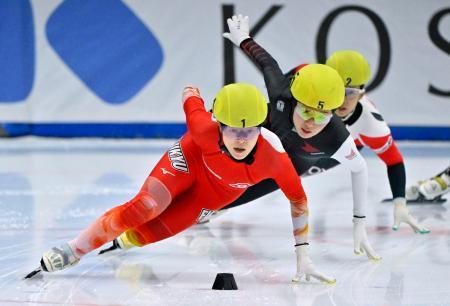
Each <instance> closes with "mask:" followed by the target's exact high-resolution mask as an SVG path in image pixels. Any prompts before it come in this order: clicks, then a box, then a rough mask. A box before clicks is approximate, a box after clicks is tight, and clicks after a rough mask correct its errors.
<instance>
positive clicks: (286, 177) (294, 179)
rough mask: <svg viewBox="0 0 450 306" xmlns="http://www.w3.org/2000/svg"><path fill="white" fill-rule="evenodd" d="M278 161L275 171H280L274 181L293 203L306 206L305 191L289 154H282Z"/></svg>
mask: <svg viewBox="0 0 450 306" xmlns="http://www.w3.org/2000/svg"><path fill="white" fill-rule="evenodd" d="M276 160H277V161H278V162H277V165H275V169H277V170H278V171H277V173H276V174H275V176H274V177H273V179H274V180H275V181H276V182H277V184H278V186H280V189H281V190H282V191H283V193H284V194H285V195H286V197H287V198H288V199H289V200H290V201H291V202H292V203H296V204H305V203H306V202H307V198H306V194H305V190H304V189H303V185H302V182H301V179H300V177H299V176H298V174H297V172H296V171H295V168H294V166H293V165H292V162H291V159H290V158H289V156H288V154H287V153H280V154H279V157H277V158H276Z"/></svg>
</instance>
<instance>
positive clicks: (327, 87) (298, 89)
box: [291, 64, 345, 110]
mask: <svg viewBox="0 0 450 306" xmlns="http://www.w3.org/2000/svg"><path fill="white" fill-rule="evenodd" d="M291 93H292V96H293V97H294V98H295V99H296V100H297V101H298V102H300V103H302V104H304V105H306V106H309V107H311V108H315V109H318V110H332V109H336V108H338V107H339V106H341V105H342V103H344V96H345V87H344V83H343V82H342V79H341V77H340V76H339V74H338V73H337V72H336V70H334V69H333V68H330V67H328V66H326V65H322V64H309V65H306V66H304V67H303V68H301V69H300V70H299V71H297V72H296V73H295V75H294V77H293V78H292V81H291Z"/></svg>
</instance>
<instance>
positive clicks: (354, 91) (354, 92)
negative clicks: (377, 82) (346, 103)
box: [345, 87, 366, 98]
mask: <svg viewBox="0 0 450 306" xmlns="http://www.w3.org/2000/svg"><path fill="white" fill-rule="evenodd" d="M365 92H366V90H365V89H360V88H352V87H345V97H349V98H350V97H356V96H358V95H361V94H363V93H365Z"/></svg>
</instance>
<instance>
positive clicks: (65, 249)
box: [41, 243, 80, 272]
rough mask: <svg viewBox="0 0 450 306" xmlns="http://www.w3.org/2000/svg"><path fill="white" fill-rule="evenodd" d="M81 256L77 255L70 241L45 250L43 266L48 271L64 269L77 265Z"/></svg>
mask: <svg viewBox="0 0 450 306" xmlns="http://www.w3.org/2000/svg"><path fill="white" fill-rule="evenodd" d="M79 261H80V258H78V257H76V256H75V254H74V253H73V251H72V249H71V248H70V246H69V244H68V243H64V244H63V245H62V246H60V247H58V248H56V247H55V248H52V249H51V250H49V251H47V252H45V253H44V254H43V255H42V259H41V268H42V270H44V271H46V272H55V271H59V270H64V269H67V268H70V267H72V266H74V265H76V264H77V263H78V262H79Z"/></svg>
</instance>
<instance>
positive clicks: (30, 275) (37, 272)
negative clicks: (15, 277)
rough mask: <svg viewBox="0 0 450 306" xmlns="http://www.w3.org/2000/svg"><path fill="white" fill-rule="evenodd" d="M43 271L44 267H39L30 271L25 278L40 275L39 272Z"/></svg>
mask: <svg viewBox="0 0 450 306" xmlns="http://www.w3.org/2000/svg"><path fill="white" fill-rule="evenodd" d="M41 272H42V268H41V267H39V268H37V269H35V270H33V271H32V272H30V273H28V274H27V275H26V276H25V277H24V278H23V279H29V278H32V277H33V276H36V275H38V274H39V273H41Z"/></svg>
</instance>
